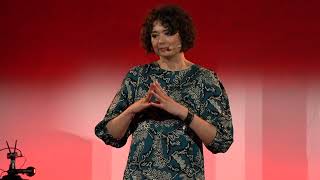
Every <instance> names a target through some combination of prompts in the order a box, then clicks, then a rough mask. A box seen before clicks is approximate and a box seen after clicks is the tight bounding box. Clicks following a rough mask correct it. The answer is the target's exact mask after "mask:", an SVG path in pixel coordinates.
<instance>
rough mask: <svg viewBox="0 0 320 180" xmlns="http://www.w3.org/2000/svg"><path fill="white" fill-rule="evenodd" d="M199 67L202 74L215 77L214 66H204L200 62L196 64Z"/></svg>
mask: <svg viewBox="0 0 320 180" xmlns="http://www.w3.org/2000/svg"><path fill="white" fill-rule="evenodd" d="M195 65H196V66H197V67H198V70H199V72H200V75H202V76H204V77H215V76H216V72H215V70H214V69H213V68H208V67H204V66H202V65H200V64H195Z"/></svg>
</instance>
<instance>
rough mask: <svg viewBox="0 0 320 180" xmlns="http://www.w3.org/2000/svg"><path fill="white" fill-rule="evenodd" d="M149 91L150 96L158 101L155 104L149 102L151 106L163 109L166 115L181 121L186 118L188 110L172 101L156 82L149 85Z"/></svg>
mask: <svg viewBox="0 0 320 180" xmlns="http://www.w3.org/2000/svg"><path fill="white" fill-rule="evenodd" d="M150 89H151V93H152V95H153V96H154V97H155V98H157V100H158V101H157V102H150V103H151V105H152V106H154V107H158V108H160V109H163V110H165V111H167V112H168V113H170V114H172V115H174V116H177V117H179V118H180V119H181V120H184V119H185V118H186V117H187V114H188V108H186V107H185V106H183V105H181V104H179V103H177V102H176V101H175V100H174V99H172V98H171V97H170V96H168V95H167V93H166V92H165V91H164V90H163V89H162V88H161V86H160V84H159V83H158V82H153V83H152V84H151V85H150Z"/></svg>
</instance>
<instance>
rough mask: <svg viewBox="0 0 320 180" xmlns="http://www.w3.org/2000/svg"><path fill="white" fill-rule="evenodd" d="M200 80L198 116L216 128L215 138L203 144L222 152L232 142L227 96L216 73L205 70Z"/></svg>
mask: <svg viewBox="0 0 320 180" xmlns="http://www.w3.org/2000/svg"><path fill="white" fill-rule="evenodd" d="M202 82H203V83H202V88H201V89H202V93H201V94H202V95H201V102H202V103H201V108H200V117H201V118H203V119H204V120H206V121H207V122H209V123H210V124H212V125H214V126H215V127H216V128H217V134H216V136H215V138H214V139H213V141H212V142H211V143H209V144H206V145H205V146H206V147H207V149H208V150H210V151H211V152H212V153H224V152H226V151H227V150H228V149H229V147H230V146H231V144H232V143H233V125H232V118H231V112H230V106H229V100H228V96H227V94H226V90H225V89H224V87H223V85H222V83H221V82H220V80H219V79H218V77H217V74H216V73H214V72H212V71H206V72H205V74H204V76H203V79H202Z"/></svg>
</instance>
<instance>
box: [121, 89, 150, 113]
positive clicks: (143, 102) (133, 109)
mask: <svg viewBox="0 0 320 180" xmlns="http://www.w3.org/2000/svg"><path fill="white" fill-rule="evenodd" d="M151 91H152V88H150V89H149V90H148V92H147V94H146V96H145V97H143V98H141V99H140V100H138V101H136V102H135V103H133V104H132V105H131V106H129V107H128V109H127V111H128V112H129V113H130V114H132V115H133V116H134V115H135V114H137V113H139V112H141V111H143V110H144V109H146V108H148V107H149V106H151V103H150V100H151V98H152V93H151Z"/></svg>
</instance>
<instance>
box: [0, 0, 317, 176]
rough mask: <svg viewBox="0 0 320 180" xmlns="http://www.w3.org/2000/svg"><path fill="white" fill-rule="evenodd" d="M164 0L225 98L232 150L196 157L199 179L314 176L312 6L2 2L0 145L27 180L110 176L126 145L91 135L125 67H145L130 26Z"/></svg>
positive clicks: (2, 155) (193, 56) (281, 2)
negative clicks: (188, 29) (182, 18)
mask: <svg viewBox="0 0 320 180" xmlns="http://www.w3.org/2000/svg"><path fill="white" fill-rule="evenodd" d="M168 2H172V3H176V4H179V5H180V6H182V7H183V8H185V9H186V10H187V11H188V12H189V14H190V15H191V16H192V17H193V20H194V23H195V25H196V27H197V41H196V45H195V47H194V48H193V49H191V50H190V51H189V52H187V55H186V56H187V58H188V59H190V60H191V61H193V62H195V63H198V64H201V65H203V66H205V67H208V68H211V69H214V70H215V71H216V72H217V73H218V75H219V76H220V78H221V80H222V81H223V83H224V85H225V87H226V89H227V91H228V94H229V98H230V102H231V108H232V109H231V110H232V113H233V119H234V125H235V143H234V145H233V146H232V147H231V149H230V151H229V152H227V153H226V154H221V155H220V154H219V155H211V154H209V153H208V152H206V176H207V179H217V180H222V179H223V180H226V179H230V180H231V179H252V180H259V179H264V180H269V179H270V180H274V179H297V180H304V179H309V180H315V179H320V174H319V172H317V170H316V169H317V167H319V165H320V157H319V155H318V154H320V145H319V143H318V140H317V137H318V136H319V133H318V130H319V128H320V123H319V121H320V105H319V102H320V93H319V92H320V85H319V84H320V76H319V75H320V71H319V67H320V63H319V61H318V60H319V57H320V55H319V49H320V45H319V42H320V41H319V40H320V38H319V32H320V24H319V18H320V15H319V12H318V7H319V5H320V4H319V3H318V2H316V1H302V0H295V1H288V0H277V1H276V0H268V1H267V0H264V1H253V0H246V1H230V0H226V1H216V0H212V1H107V0H91V1H85V0H77V1H76V0H68V1H62V0H60V1H57V0H47V1H40V0H29V1H19V0H10V1H9V0H2V1H0V18H1V19H0V20H1V27H0V115H1V117H0V118H1V119H0V122H1V124H0V147H1V148H2V147H5V140H8V141H9V142H10V143H11V144H13V143H14V140H15V139H18V148H20V149H21V150H22V151H23V152H24V155H25V156H26V157H27V159H28V160H27V161H26V163H25V165H24V166H23V167H22V168H25V167H27V166H30V165H33V166H35V167H36V168H37V174H36V175H35V176H34V177H32V178H30V179H33V180H37V179H42V180H43V179H46V180H50V179H79V180H80V179H83V180H89V179H92V180H100V179H101V180H102V179H119V178H121V176H122V173H123V168H124V166H125V160H126V156H127V152H128V146H126V147H124V148H123V149H120V150H119V149H113V148H110V147H107V146H104V145H103V144H102V142H100V141H99V140H98V139H97V138H95V136H94V133H93V129H94V126H95V124H96V123H98V122H99V121H100V120H101V119H102V117H103V116H104V113H105V111H106V109H107V107H108V105H109V103H110V101H111V99H112V98H113V96H114V94H115V92H116V91H117V89H118V88H119V86H120V83H121V80H122V78H123V76H124V74H125V73H126V72H127V70H128V69H129V68H130V67H132V66H135V65H139V64H143V63H149V62H151V61H153V60H155V58H156V57H154V56H152V55H146V53H145V52H144V50H143V49H142V48H141V45H140V42H139V30H140V26H141V24H142V22H143V20H144V17H145V16H146V14H147V12H148V11H149V10H150V9H151V8H152V7H154V6H157V5H159V4H164V3H168ZM22 163H23V158H20V159H18V160H17V166H18V167H20V165H21V164H22ZM8 164H9V161H8V160H6V152H5V151H1V152H0V168H1V169H4V170H7V168H8V167H7V165H8ZM3 175H4V174H3Z"/></svg>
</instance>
